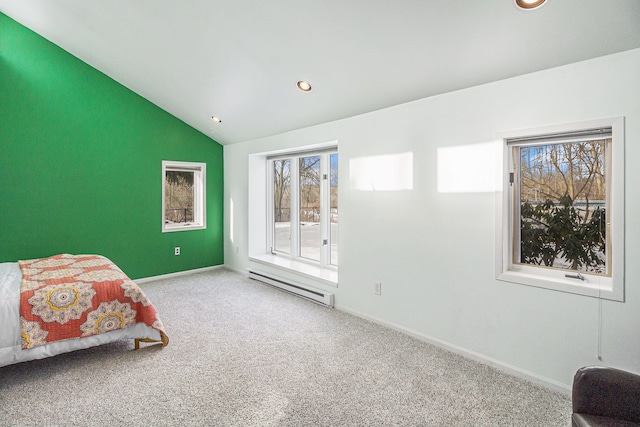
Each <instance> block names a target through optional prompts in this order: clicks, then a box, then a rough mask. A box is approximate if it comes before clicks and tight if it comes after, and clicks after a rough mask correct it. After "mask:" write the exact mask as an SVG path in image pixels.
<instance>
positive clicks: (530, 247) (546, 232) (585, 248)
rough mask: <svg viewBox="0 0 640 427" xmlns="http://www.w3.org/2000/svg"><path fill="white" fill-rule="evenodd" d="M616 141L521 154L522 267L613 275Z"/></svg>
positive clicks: (522, 151) (528, 150)
mask: <svg viewBox="0 0 640 427" xmlns="http://www.w3.org/2000/svg"><path fill="white" fill-rule="evenodd" d="M610 141H611V140H610V139H604V140H589V141H584V142H571V143H557V144H547V145H538V146H522V147H519V148H518V149H519V161H520V174H519V178H520V186H519V193H520V195H519V200H520V251H519V252H520V253H519V254H517V255H516V262H520V263H523V264H533V265H541V266H546V267H554V268H561V269H569V270H576V271H584V272H589V273H596V274H604V275H606V274H608V266H607V264H608V263H607V256H606V253H607V236H606V232H607V229H606V219H605V218H606V211H607V194H606V188H607V185H606V173H605V152H606V150H605V149H606V146H607V144H608V143H609V142H610ZM518 255H519V259H518Z"/></svg>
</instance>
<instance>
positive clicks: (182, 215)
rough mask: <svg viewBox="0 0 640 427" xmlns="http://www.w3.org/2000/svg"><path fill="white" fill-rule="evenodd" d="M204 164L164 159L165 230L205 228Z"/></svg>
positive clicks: (163, 209) (163, 220) (163, 226)
mask: <svg viewBox="0 0 640 427" xmlns="http://www.w3.org/2000/svg"><path fill="white" fill-rule="evenodd" d="M205 174H206V164H205V163H193V162H172V161H163V162H162V232H163V233H164V232H169V231H186V230H198V229H203V228H206V203H205V202H206V198H205V194H206V193H205V183H206V179H205Z"/></svg>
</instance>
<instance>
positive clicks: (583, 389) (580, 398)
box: [571, 366, 640, 427]
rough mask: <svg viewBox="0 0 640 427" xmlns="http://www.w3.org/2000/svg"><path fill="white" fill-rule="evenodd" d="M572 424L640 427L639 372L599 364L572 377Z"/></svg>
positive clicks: (584, 426) (581, 426) (591, 426)
mask: <svg viewBox="0 0 640 427" xmlns="http://www.w3.org/2000/svg"><path fill="white" fill-rule="evenodd" d="M571 400H572V406H573V415H572V416H571V422H572V425H573V427H587V426H589V427H605V426H615V427H633V426H635V427H640V375H636V374H632V373H630V372H625V371H621V370H619V369H613V368H606V367H603V366H588V367H584V368H580V369H579V370H578V372H576V375H575V377H574V378H573V391H572V396H571Z"/></svg>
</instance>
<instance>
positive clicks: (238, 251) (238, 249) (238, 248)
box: [236, 246, 240, 254]
mask: <svg viewBox="0 0 640 427" xmlns="http://www.w3.org/2000/svg"><path fill="white" fill-rule="evenodd" d="M236 253H237V254H239V253H240V246H236Z"/></svg>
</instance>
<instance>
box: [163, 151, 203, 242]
mask: <svg viewBox="0 0 640 427" xmlns="http://www.w3.org/2000/svg"><path fill="white" fill-rule="evenodd" d="M172 170H181V171H193V172H194V177H193V185H194V201H193V204H194V206H193V222H190V223H185V224H166V223H165V220H164V219H165V211H164V209H165V183H166V179H165V177H166V172H167V171H172ZM206 186H207V164H206V163H199V162H182V161H171V160H163V161H162V218H161V222H162V232H163V233H170V232H174V231H189V230H203V229H206V228H207V206H206V205H207V197H206V194H207V191H206V190H207V189H206Z"/></svg>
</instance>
